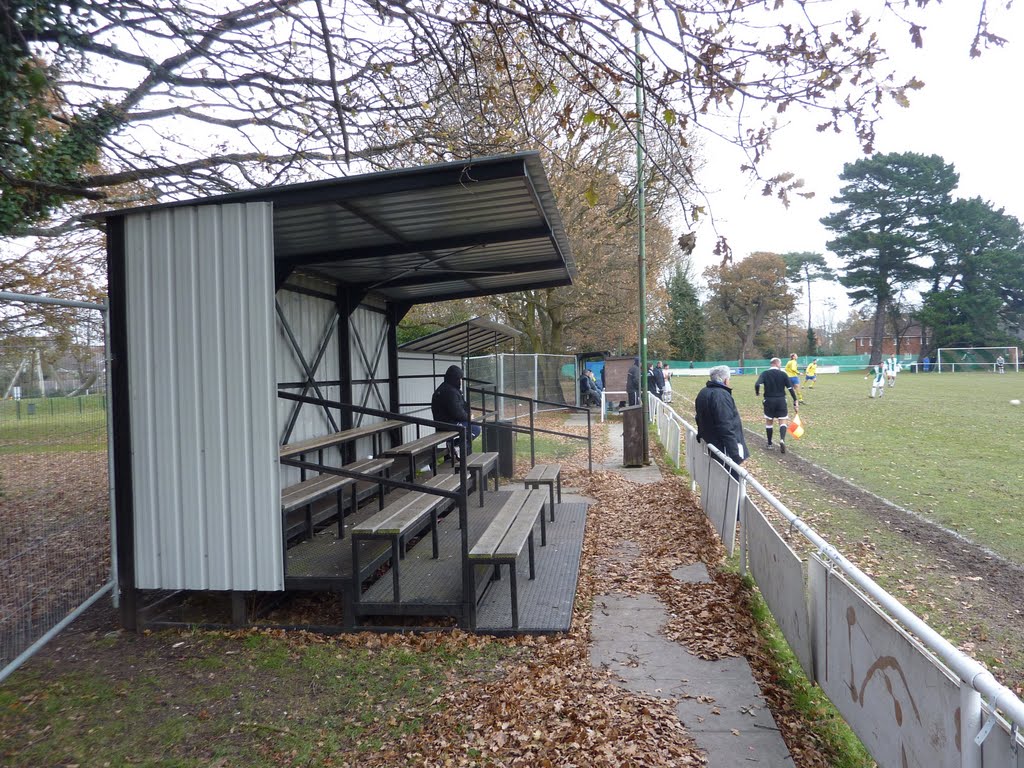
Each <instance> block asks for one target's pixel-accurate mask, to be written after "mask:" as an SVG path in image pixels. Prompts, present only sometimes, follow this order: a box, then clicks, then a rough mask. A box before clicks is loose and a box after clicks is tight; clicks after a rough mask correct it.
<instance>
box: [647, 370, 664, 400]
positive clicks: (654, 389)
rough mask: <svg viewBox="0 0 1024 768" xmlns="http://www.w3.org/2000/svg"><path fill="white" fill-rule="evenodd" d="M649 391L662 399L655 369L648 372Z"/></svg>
mask: <svg viewBox="0 0 1024 768" xmlns="http://www.w3.org/2000/svg"><path fill="white" fill-rule="evenodd" d="M647 391H648V392H650V393H651V394H652V395H656V396H658V397H661V390H660V389H658V378H657V376H655V375H654V369H653V368H649V369H648V370H647Z"/></svg>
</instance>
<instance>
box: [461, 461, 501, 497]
mask: <svg viewBox="0 0 1024 768" xmlns="http://www.w3.org/2000/svg"><path fill="white" fill-rule="evenodd" d="M466 471H467V472H469V473H470V474H472V475H473V476H474V478H475V479H476V487H477V491H478V492H479V493H480V506H481V507H482V506H483V505H484V487H485V486H486V485H487V476H488V475H493V476H494V490H495V491H497V490H498V454H497V453H472V454H470V455H469V456H468V457H467V458H466Z"/></svg>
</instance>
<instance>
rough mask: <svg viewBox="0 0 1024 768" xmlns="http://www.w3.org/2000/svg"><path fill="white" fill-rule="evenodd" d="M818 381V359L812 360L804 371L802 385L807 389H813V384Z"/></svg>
mask: <svg viewBox="0 0 1024 768" xmlns="http://www.w3.org/2000/svg"><path fill="white" fill-rule="evenodd" d="M817 379H818V358H814V359H813V360H812V361H811V362H809V363H808V364H807V368H805V369H804V384H806V385H807V388H808V389H814V382H815V381H817Z"/></svg>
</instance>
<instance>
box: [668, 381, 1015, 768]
mask: <svg viewBox="0 0 1024 768" xmlns="http://www.w3.org/2000/svg"><path fill="white" fill-rule="evenodd" d="M651 421H652V422H653V423H654V424H655V425H656V428H657V432H658V435H659V436H660V438H661V441H662V442H663V444H664V445H665V447H666V451H667V453H668V455H669V456H670V457H672V460H673V461H674V462H675V463H676V465H677V466H679V464H680V460H682V461H683V462H684V464H685V467H686V469H687V471H688V472H689V474H690V478H691V483H692V487H694V488H695V489H696V488H697V487H699V488H700V504H701V508H702V509H703V510H704V513H705V514H706V515H707V517H708V520H709V521H710V522H711V524H712V525H713V526H714V528H715V530H716V531H717V532H718V535H719V536H720V537H721V539H722V542H723V544H724V545H725V548H726V550H727V551H728V552H729V554H730V555H732V554H733V553H734V551H735V548H736V546H737V545H738V546H739V549H740V568H741V571H742V572H743V574H744V575H746V574H747V573H749V574H750V575H751V576H752V577H753V579H754V581H755V582H756V584H757V586H758V589H759V590H760V591H761V594H762V596H763V598H764V601H765V603H766V604H767V606H768V608H769V610H770V611H771V613H772V615H773V616H774V617H775V621H776V623H777V624H778V625H779V628H780V630H781V631H782V634H783V635H784V636H785V638H786V641H787V643H788V644H789V646H790V647H791V648H792V649H793V652H794V654H795V656H796V658H797V659H798V660H799V662H800V666H801V667H802V668H803V671H804V673H805V674H806V675H807V678H808V679H809V680H811V681H813V682H815V683H817V685H818V686H819V687H820V688H821V689H822V691H823V692H824V693H825V694H826V695H827V696H828V698H829V699H830V700H831V701H832V703H833V704H834V705H835V707H836V709H837V710H838V711H839V713H840V714H841V715H842V716H843V719H844V720H846V722H847V723H849V725H850V727H851V728H853V730H854V732H855V733H856V734H857V736H858V737H859V738H860V740H861V741H862V742H863V743H864V746H865V747H866V748H867V749H868V751H869V752H870V753H871V755H872V757H873V758H874V759H875V760H876V761H877V763H878V765H879V766H881V767H882V768H889V767H890V766H891V767H892V768H906V766H914V765H917V766H929V767H931V766H935V767H936V768H940V767H941V768H982V767H984V768H996V767H998V768H1024V738H1022V736H1021V734H1020V732H1019V729H1020V726H1021V725H1024V702H1021V700H1020V699H1019V698H1018V697H1017V696H1016V695H1015V694H1014V693H1013V692H1012V691H1011V690H1010V689H1008V688H1007V687H1005V686H1004V685H1002V684H1001V683H999V682H998V681H997V680H996V679H995V677H993V675H992V674H991V673H990V672H989V671H988V670H987V669H985V667H984V666H982V665H981V664H980V663H979V662H978V661H976V660H974V659H973V658H971V657H970V656H967V655H966V654H964V653H962V652H961V651H960V650H959V649H957V648H956V647H955V646H953V645H952V644H951V643H949V642H948V641H947V640H946V639H945V638H943V637H942V636H941V635H939V634H938V633H937V632H936V631H935V630H933V629H932V628H931V627H930V626H929V625H928V624H927V623H925V622H924V621H923V620H921V619H920V618H919V617H918V616H916V615H915V614H914V613H913V612H911V611H910V610H909V609H907V608H906V607H905V606H904V605H903V604H902V603H900V602H899V600H897V599H896V598H895V597H893V596H892V595H890V594H889V593H888V592H886V591H885V590H884V589H882V588H881V587H880V586H878V584H876V583H875V581H874V580H873V579H871V577H870V576H868V575H867V574H865V573H864V572H863V571H861V570H860V569H859V568H857V566H855V565H854V564H853V563H851V562H850V561H849V560H847V559H846V558H845V557H844V556H843V555H842V554H841V553H840V552H839V551H838V550H836V548H835V547H833V546H832V545H831V544H829V543H828V542H827V541H825V539H823V538H822V537H821V536H820V535H819V534H818V533H817V532H816V531H815V530H814V529H813V528H811V527H810V526H809V525H807V524H806V523H805V522H804V521H802V520H801V519H800V518H799V517H797V516H796V515H795V514H793V513H792V512H791V511H790V510H789V509H788V508H787V507H786V506H785V505H784V504H783V503H782V502H781V501H779V500H778V499H777V498H776V497H775V496H774V495H773V494H772V493H771V492H770V491H768V490H767V489H766V488H765V487H764V486H763V485H761V483H759V482H758V481H757V479H756V478H755V477H754V476H753V475H751V474H750V473H749V472H748V471H747V470H745V469H743V467H741V466H739V465H737V464H734V463H733V462H732V461H731V460H729V458H728V457H727V456H725V455H724V454H722V453H721V452H719V451H718V450H717V449H716V448H714V446H710V447H708V446H705V445H704V444H703V443H700V442H699V441H698V440H697V433H696V428H695V427H694V426H693V425H691V424H689V423H688V422H686V421H685V420H684V419H683V418H682V417H681V416H679V414H678V413H676V411H675V410H673V409H672V407H671V406H670V405H668V404H666V403H663V402H661V401H660V400H658V399H657V398H655V397H652V398H651ZM780 529H781V530H780ZM794 536H802V537H803V538H804V539H806V541H807V542H809V543H810V545H811V547H812V548H813V549H814V552H813V553H812V554H811V555H810V557H809V558H807V559H806V560H805V559H803V558H801V557H800V556H799V555H798V554H797V553H796V552H795V551H794V550H793V548H792V547H791V546H790V544H789V542H790V541H792V538H793V537H794Z"/></svg>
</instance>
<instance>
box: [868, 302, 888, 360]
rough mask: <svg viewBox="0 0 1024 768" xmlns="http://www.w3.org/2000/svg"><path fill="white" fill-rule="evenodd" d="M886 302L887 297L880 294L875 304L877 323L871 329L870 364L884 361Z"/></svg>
mask: <svg viewBox="0 0 1024 768" xmlns="http://www.w3.org/2000/svg"><path fill="white" fill-rule="evenodd" d="M885 303H886V299H885V298H883V297H881V296H879V298H878V303H877V304H876V305H875V325H874V328H872V330H871V358H870V359H869V360H868V364H869V365H878V364H879V363H880V362H882V340H883V339H884V338H885Z"/></svg>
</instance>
